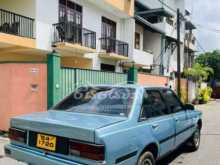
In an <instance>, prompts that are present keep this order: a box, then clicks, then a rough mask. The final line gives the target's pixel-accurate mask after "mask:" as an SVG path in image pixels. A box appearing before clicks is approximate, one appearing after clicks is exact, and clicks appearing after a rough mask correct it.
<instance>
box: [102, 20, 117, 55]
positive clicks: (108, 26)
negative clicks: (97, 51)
mask: <svg viewBox="0 0 220 165" xmlns="http://www.w3.org/2000/svg"><path fill="white" fill-rule="evenodd" d="M102 49H105V50H107V51H108V52H115V49H116V23H115V22H114V21H112V20H110V19H107V18H105V17H102Z"/></svg>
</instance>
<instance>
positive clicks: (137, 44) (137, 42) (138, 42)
mask: <svg viewBox="0 0 220 165" xmlns="http://www.w3.org/2000/svg"><path fill="white" fill-rule="evenodd" d="M140 45H141V34H140V33H137V32H135V45H134V47H135V49H140V48H141V46H140Z"/></svg>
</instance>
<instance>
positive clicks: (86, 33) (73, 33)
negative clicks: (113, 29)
mask: <svg viewBox="0 0 220 165" xmlns="http://www.w3.org/2000/svg"><path fill="white" fill-rule="evenodd" d="M53 27H54V37H53V44H55V43H57V42H69V43H73V44H80V45H82V46H85V47H88V48H92V49H96V33H95V32H93V31H91V30H88V29H85V28H82V27H81V26H80V25H77V24H75V23H73V22H67V23H65V22H61V23H57V24H54V25H53Z"/></svg>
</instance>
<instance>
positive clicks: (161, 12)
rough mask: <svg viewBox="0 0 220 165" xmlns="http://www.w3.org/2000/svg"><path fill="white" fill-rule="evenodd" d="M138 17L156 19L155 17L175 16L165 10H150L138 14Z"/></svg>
mask: <svg viewBox="0 0 220 165" xmlns="http://www.w3.org/2000/svg"><path fill="white" fill-rule="evenodd" d="M136 14H137V15H140V16H144V17H154V16H164V17H173V16H174V15H173V14H172V13H171V12H169V11H167V10H166V9H164V8H157V9H150V10H145V11H139V12H136Z"/></svg>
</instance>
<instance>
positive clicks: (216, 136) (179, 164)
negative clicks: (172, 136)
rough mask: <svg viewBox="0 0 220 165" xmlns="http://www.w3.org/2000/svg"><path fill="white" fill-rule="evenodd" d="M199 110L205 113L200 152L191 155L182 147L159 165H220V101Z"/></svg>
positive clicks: (200, 107) (201, 106)
mask: <svg viewBox="0 0 220 165" xmlns="http://www.w3.org/2000/svg"><path fill="white" fill-rule="evenodd" d="M197 108H198V109H199V110H201V111H202V112H203V129H202V139H201V146H200V149H199V151H197V152H194V153H191V152H189V151H188V150H187V148H186V147H182V148H180V149H179V150H178V151H177V152H175V153H174V154H171V155H170V156H168V157H167V158H166V159H165V160H163V161H161V162H160V163H158V164H159V165H168V164H171V165H220V100H217V101H214V102H211V103H209V104H206V105H200V106H198V107H197Z"/></svg>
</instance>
